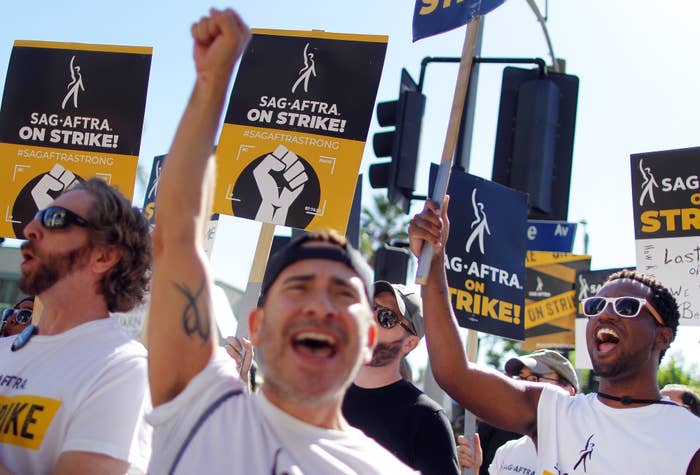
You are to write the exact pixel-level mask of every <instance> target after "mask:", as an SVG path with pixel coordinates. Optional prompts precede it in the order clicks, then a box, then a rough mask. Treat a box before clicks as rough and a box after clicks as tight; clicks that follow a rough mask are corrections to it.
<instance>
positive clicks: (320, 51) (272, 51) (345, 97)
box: [214, 30, 387, 232]
mask: <svg viewBox="0 0 700 475" xmlns="http://www.w3.org/2000/svg"><path fill="white" fill-rule="evenodd" d="M386 43H387V37H385V36H367V35H345V34H336V33H325V32H318V31H313V32H301V31H281V30H253V36H252V39H251V42H250V44H249V45H248V48H247V50H246V52H245V54H244V55H243V57H242V58H241V63H240V67H239V70H238V75H237V77H236V81H235V83H234V87H233V92H232V94H231V100H230V103H229V108H228V111H227V113H226V118H225V123H224V126H223V130H222V132H221V137H220V139H219V143H218V146H217V151H216V157H217V169H218V174H217V184H216V193H215V198H214V212H216V213H224V214H233V215H234V216H239V217H243V218H249V219H255V220H257V221H263V222H267V223H272V224H280V225H286V226H292V227H296V228H301V229H309V230H310V229H317V228H321V227H332V228H335V229H337V230H339V231H341V232H344V231H345V228H346V226H347V221H348V216H349V213H350V207H351V204H352V198H353V194H354V191H355V184H356V182H357V178H358V171H359V166H360V162H361V159H362V152H363V150H364V143H365V139H366V137H367V131H368V129H369V122H370V119H371V117H372V110H373V107H374V100H375V96H376V93H377V87H378V85H379V78H380V76H381V70H382V65H383V62H384V55H385V52H386Z"/></svg>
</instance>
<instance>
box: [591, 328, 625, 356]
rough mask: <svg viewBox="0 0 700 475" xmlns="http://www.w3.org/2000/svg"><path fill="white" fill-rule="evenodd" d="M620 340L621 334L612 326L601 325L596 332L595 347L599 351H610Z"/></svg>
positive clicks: (604, 352)
mask: <svg viewBox="0 0 700 475" xmlns="http://www.w3.org/2000/svg"><path fill="white" fill-rule="evenodd" d="M619 342H620V335H619V334H618V333H617V331H616V330H615V329H613V328H611V327H599V328H598V329H597V330H596V332H595V347H596V350H598V353H601V354H606V353H610V352H611V351H613V350H614V349H615V348H616V347H617V344H618V343H619Z"/></svg>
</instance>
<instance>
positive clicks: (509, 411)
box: [408, 198, 541, 435]
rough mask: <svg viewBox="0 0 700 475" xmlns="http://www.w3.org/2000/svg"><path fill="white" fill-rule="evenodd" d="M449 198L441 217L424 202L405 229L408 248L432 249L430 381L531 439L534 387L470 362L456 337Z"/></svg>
mask: <svg viewBox="0 0 700 475" xmlns="http://www.w3.org/2000/svg"><path fill="white" fill-rule="evenodd" d="M448 202H449V198H446V199H445V202H444V204H443V207H442V214H440V211H439V210H438V208H437V206H436V205H435V204H434V203H432V202H430V201H428V202H426V204H425V207H424V208H423V211H422V212H421V213H419V214H417V215H416V216H415V217H414V218H413V219H412V220H411V224H410V225H409V227H408V233H409V237H410V240H411V249H412V251H413V252H414V253H415V254H416V255H420V250H421V249H422V247H423V244H424V243H426V242H428V243H430V244H432V245H433V246H434V248H435V252H434V253H433V260H432V262H431V264H430V273H429V274H428V279H427V283H426V285H424V286H423V289H422V297H423V308H425V309H427V310H426V311H425V312H424V317H423V318H424V321H425V338H426V343H427V346H428V355H429V357H430V367H431V368H432V370H433V373H434V375H435V380H436V381H437V382H438V384H439V385H440V386H441V387H442V388H443V389H444V390H445V391H446V392H447V394H449V395H450V396H451V397H452V398H453V399H454V400H456V401H458V402H459V403H460V404H462V405H463V406H464V407H466V408H467V409H469V410H470V411H471V412H473V413H474V414H476V415H477V416H479V417H480V418H482V419H484V420H486V421H487V422H489V423H491V424H493V425H495V426H498V427H501V428H503V429H507V430H511V431H514V432H519V433H521V434H528V435H536V426H537V403H538V401H539V396H540V392H541V388H540V387H539V385H538V384H533V383H525V382H523V381H515V380H512V379H509V378H507V377H505V376H503V375H502V374H500V373H499V372H498V371H496V370H493V369H490V368H487V367H483V366H479V365H477V364H475V363H470V362H469V361H468V360H467V356H466V354H465V351H464V347H463V346H462V341H461V339H460V337H459V332H458V325H457V320H456V319H455V316H454V313H453V312H452V305H451V302H450V294H449V290H448V286H447V275H446V274H445V242H446V241H447V236H448V234H449V228H450V224H449V221H448V219H447V206H448Z"/></svg>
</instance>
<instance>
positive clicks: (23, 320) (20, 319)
mask: <svg viewBox="0 0 700 475" xmlns="http://www.w3.org/2000/svg"><path fill="white" fill-rule="evenodd" d="M32 313H33V312H32V311H31V310H29V309H28V308H22V309H20V308H6V309H5V310H3V311H2V321H3V322H5V321H7V319H8V318H10V317H11V316H12V315H14V316H15V321H16V322H17V323H19V324H20V325H26V324H27V323H29V322H31V321H32Z"/></svg>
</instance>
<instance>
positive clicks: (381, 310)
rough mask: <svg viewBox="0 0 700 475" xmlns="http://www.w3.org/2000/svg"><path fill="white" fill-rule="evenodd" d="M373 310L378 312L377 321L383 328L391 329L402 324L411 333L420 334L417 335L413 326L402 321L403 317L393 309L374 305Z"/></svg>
mask: <svg viewBox="0 0 700 475" xmlns="http://www.w3.org/2000/svg"><path fill="white" fill-rule="evenodd" d="M373 310H374V311H375V312H376V313H377V321H378V322H379V324H380V325H381V326H382V328H386V329H390V328H394V327H395V326H396V325H401V326H402V327H403V328H404V329H405V330H406V331H407V332H408V333H410V334H411V335H415V336H418V335H416V332H415V331H413V329H411V327H409V326H408V325H406V324H405V323H404V322H402V321H401V317H400V316H399V315H398V314H397V313H396V312H394V311H393V310H392V309H390V308H386V307H380V306H379V305H374V308H373Z"/></svg>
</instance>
